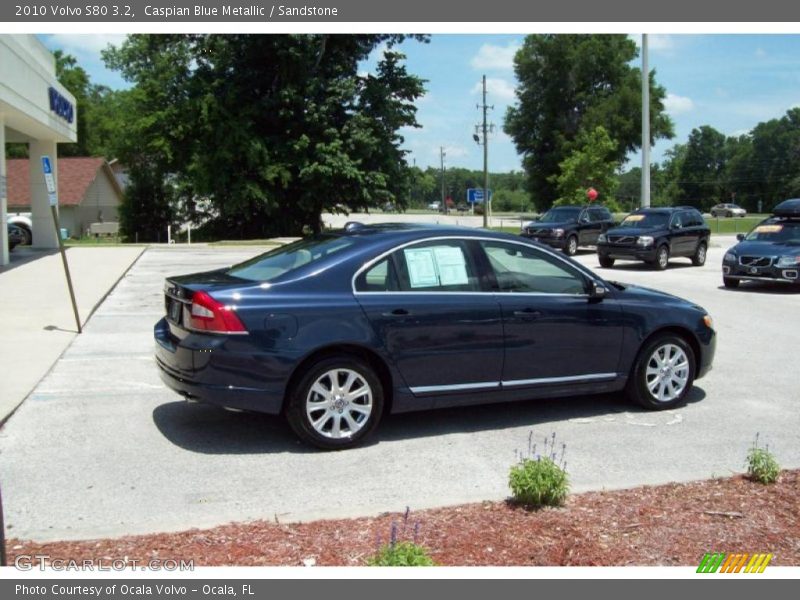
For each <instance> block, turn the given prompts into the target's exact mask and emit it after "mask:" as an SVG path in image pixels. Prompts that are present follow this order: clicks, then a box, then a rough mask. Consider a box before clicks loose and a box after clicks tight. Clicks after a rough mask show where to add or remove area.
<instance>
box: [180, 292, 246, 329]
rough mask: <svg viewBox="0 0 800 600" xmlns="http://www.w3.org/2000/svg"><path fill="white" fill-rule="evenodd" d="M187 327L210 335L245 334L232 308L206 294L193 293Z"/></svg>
mask: <svg viewBox="0 0 800 600" xmlns="http://www.w3.org/2000/svg"><path fill="white" fill-rule="evenodd" d="M189 327H191V328H192V329H196V330H199V331H209V332H211V333H247V330H246V329H245V328H244V325H242V322H241V321H240V320H239V317H238V316H236V309H235V307H233V306H225V305H224V304H222V303H221V302H219V301H217V300H214V298H212V297H211V296H209V295H208V294H207V293H206V292H195V293H194V295H193V296H192V308H191V309H190V311H189Z"/></svg>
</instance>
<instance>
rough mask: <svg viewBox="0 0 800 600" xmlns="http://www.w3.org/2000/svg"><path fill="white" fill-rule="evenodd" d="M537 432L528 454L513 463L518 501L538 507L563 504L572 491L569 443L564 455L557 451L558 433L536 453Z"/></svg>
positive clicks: (511, 482)
mask: <svg viewBox="0 0 800 600" xmlns="http://www.w3.org/2000/svg"><path fill="white" fill-rule="evenodd" d="M532 441H533V432H531V433H530V435H529V436H528V455H527V456H523V457H522V458H521V459H520V460H519V461H518V462H517V463H516V464H515V465H513V466H512V467H511V471H510V473H509V475H508V485H509V487H510V488H511V496H512V498H513V499H514V501H515V502H517V503H519V504H522V505H524V506H527V507H529V508H536V507H539V506H560V505H561V504H563V503H564V500H566V498H567V493H568V492H569V477H568V476H567V463H566V462H565V460H564V454H565V452H566V449H567V445H566V444H562V446H561V453H560V456H559V455H558V454H557V453H556V450H555V446H556V434H555V433H553V435H552V436H550V437H549V438H545V439H544V450H543V452H542V454H541V455H539V454H536V445H535V444H532Z"/></svg>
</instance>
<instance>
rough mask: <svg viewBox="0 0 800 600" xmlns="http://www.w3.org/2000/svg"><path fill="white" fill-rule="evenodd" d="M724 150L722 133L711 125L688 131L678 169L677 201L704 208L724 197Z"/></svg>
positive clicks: (726, 157) (725, 162)
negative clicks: (684, 151)
mask: <svg viewBox="0 0 800 600" xmlns="http://www.w3.org/2000/svg"><path fill="white" fill-rule="evenodd" d="M726 150H727V149H726V138H725V136H724V135H723V134H722V133H720V132H719V131H717V130H716V129H714V128H713V127H710V126H708V125H703V126H702V127H699V128H696V129H693V130H692V132H691V133H690V134H689V139H688V141H687V142H686V153H685V155H684V156H683V160H682V161H681V165H680V169H679V171H678V189H679V192H678V198H677V201H678V203H680V204H684V205H689V206H695V207H697V208H701V209H703V210H708V209H709V208H711V206H713V205H714V204H716V203H718V202H722V201H725V200H726V197H725V194H724V189H725V187H726V186H725V181H724V176H725V170H726V167H727V159H728V156H727V151H726Z"/></svg>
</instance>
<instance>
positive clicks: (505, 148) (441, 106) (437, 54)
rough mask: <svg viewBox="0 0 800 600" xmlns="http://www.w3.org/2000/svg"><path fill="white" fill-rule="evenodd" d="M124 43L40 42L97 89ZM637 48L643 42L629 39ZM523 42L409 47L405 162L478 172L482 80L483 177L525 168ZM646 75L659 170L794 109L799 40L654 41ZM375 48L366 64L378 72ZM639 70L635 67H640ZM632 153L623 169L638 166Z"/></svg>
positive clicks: (456, 41) (92, 38) (798, 99)
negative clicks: (696, 138) (681, 151)
mask: <svg viewBox="0 0 800 600" xmlns="http://www.w3.org/2000/svg"><path fill="white" fill-rule="evenodd" d="M124 37H125V36H124V35H103V34H97V35H88V34H63V33H62V34H54V35H41V36H39V38H40V39H41V40H42V41H43V42H44V44H45V45H46V46H47V47H48V48H50V49H51V50H55V49H59V48H60V49H62V50H64V51H66V52H67V53H69V54H72V55H73V56H75V57H76V58H77V59H78V62H79V64H80V65H81V66H82V67H83V68H84V69H86V71H87V72H88V73H89V75H90V76H91V78H92V81H93V82H95V83H99V84H103V85H107V86H109V87H112V88H120V87H126V86H127V85H128V84H127V83H126V82H125V81H124V80H123V79H122V78H121V77H120V75H119V73H116V72H114V71H109V70H108V69H106V68H105V66H104V64H103V61H102V59H101V58H100V51H101V50H102V49H103V48H105V47H106V46H107V44H109V43H111V44H119V43H120V42H122V41H123V40H124ZM631 37H632V38H633V39H635V40H636V41H637V43H638V41H639V39H640V36H639V35H632V36H631ZM523 39H524V35H507V34H502V35H475V34H446V35H434V36H432V37H431V41H430V43H428V44H423V43H419V42H417V41H411V40H409V41H406V42H404V43H403V44H402V45H400V46H399V49H400V51H401V52H403V53H404V54H406V57H407V58H406V64H407V68H408V71H409V72H410V73H413V74H415V75H418V76H419V77H421V78H423V79H425V80H427V81H426V84H425V87H426V94H425V96H424V97H423V98H422V99H420V100H419V101H418V103H417V106H418V112H417V120H418V122H419V123H420V125H421V127H420V128H418V129H411V128H409V129H404V130H403V132H402V133H403V135H404V137H405V144H404V147H405V148H406V149H408V150H410V152H411V153H410V154H409V157H408V159H409V163H411V162H412V161H414V162H415V163H416V164H417V166H420V167H423V168H424V167H427V166H434V167H437V168H438V167H439V160H440V159H439V153H440V148H442V147H444V151H445V155H446V156H445V166H446V167H465V168H470V169H482V168H483V151H482V148H481V147H480V146H479V145H477V144H476V143H475V141H474V140H473V139H472V135H473V134H474V133H475V125H477V124H478V123H480V121H481V113H480V111H479V110H478V109H477V108H476V104H479V103H480V99H481V97H480V81H481V76H482V75H484V74H485V75H486V78H487V84H488V92H489V93H488V99H487V103H488V104H490V105H493V106H494V109H493V110H491V111H490V112H489V121H490V122H491V123H493V124H494V125H495V132H494V133H493V134H492V135H490V137H489V169H490V171H493V172H507V171H511V170H520V169H521V159H520V157H519V156H518V155H517V152H516V149H515V148H514V143H513V141H512V140H511V139H510V138H509V137H508V136H507V135H506V134H505V133H503V131H502V124H503V118H504V115H505V112H506V109H507V107H508V106H509V105H511V104H513V103H514V102H515V96H514V89H515V85H516V79H515V77H514V70H513V59H514V53H515V52H516V50H517V49H518V48H519V47H520V45H521V44H522V40H523ZM649 48H650V56H649V62H650V68H651V69H655V71H656V80H657V81H658V82H659V83H660V84H661V85H662V86H664V87H665V88H666V90H667V99H666V103H665V104H666V110H667V112H668V113H669V115H670V116H671V117H672V120H673V122H674V123H675V134H676V135H675V137H674V138H673V139H672V140H660V141H658V142H657V143H656V144H655V146H654V147H653V150H652V160H653V161H655V162H660V161H661V160H663V158H664V152H665V151H666V150H667V149H669V148H670V147H671V146H672V145H673V144H675V143H685V142H686V140H687V138H688V136H689V134H690V133H691V131H692V129H693V128H695V127H699V126H701V125H711V126H712V127H714V128H715V129H718V130H719V131H721V132H722V133H724V134H726V135H741V134H744V133H747V132H748V131H749V130H750V129H752V128H753V127H754V126H755V125H756V124H757V123H759V122H761V121H765V120H768V119H773V118H779V117H781V116H782V115H783V114H784V113H785V112H786V111H787V110H788V109H790V108H792V107H793V106H800V35H778V34H772V35H750V34H712V35H694V34H674V35H650V36H649ZM383 50H384V48H377V49H376V50H375V52H373V54H372V56H370V58H369V59H368V60H367V61H365V63H364V64H363V65H362V71H364V72H367V71H371V70H374V68H375V65H376V63H377V60H378V59H379V57H380V53H381V52H383ZM636 64H637V66H638V61H637V63H636ZM640 161H641V158H640V156H639V155H638V154H633V155H631V156H629V157H628V166H636V165H638V164H640Z"/></svg>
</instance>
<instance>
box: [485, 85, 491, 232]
mask: <svg viewBox="0 0 800 600" xmlns="http://www.w3.org/2000/svg"><path fill="white" fill-rule="evenodd" d="M488 109H489V107H488V106H487V105H486V75H484V76H483V228H484V229H488V227H489V210H490V208H491V203H490V202H489V126H488V125H487V123H486V111H487V110H488Z"/></svg>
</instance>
